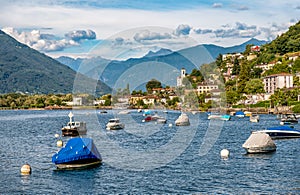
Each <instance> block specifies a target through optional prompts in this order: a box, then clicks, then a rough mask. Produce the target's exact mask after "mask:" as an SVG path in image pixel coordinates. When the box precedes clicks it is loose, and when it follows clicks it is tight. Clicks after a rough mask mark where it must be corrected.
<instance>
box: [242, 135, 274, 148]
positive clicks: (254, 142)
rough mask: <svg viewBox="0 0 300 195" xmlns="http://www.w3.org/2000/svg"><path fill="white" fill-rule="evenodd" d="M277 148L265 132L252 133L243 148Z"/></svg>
mask: <svg viewBox="0 0 300 195" xmlns="http://www.w3.org/2000/svg"><path fill="white" fill-rule="evenodd" d="M252 147H254V148H260V147H276V145H275V143H274V141H273V140H272V139H271V137H270V136H269V135H268V134H266V133H263V132H252V134H251V135H250V137H249V138H248V139H247V140H246V141H245V143H244V144H243V148H252Z"/></svg>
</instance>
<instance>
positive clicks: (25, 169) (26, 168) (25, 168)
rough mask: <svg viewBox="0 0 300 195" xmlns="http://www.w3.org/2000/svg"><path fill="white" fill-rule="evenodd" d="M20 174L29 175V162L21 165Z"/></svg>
mask: <svg viewBox="0 0 300 195" xmlns="http://www.w3.org/2000/svg"><path fill="white" fill-rule="evenodd" d="M21 174H22V175H30V174H31V167H30V165H29V164H27V163H26V164H25V165H23V166H22V167H21Z"/></svg>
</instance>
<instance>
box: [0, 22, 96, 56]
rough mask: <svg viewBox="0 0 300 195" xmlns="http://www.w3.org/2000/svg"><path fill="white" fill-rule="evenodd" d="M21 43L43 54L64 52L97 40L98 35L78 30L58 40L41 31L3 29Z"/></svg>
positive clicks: (89, 31)
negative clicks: (83, 43) (87, 41)
mask: <svg viewBox="0 0 300 195" xmlns="http://www.w3.org/2000/svg"><path fill="white" fill-rule="evenodd" d="M2 30H3V31H4V32H5V33H7V34H8V35H10V36H12V37H13V38H15V39H16V40H18V41H19V42H21V43H24V44H26V45H28V46H29V47H31V48H33V49H36V50H38V51H43V52H52V51H62V50H64V49H65V48H67V47H71V46H78V45H80V41H81V40H83V39H95V38H96V34H95V32H93V31H91V30H87V31H84V30H77V31H72V32H70V33H67V34H66V35H65V38H58V37H56V36H55V35H52V34H43V33H41V32H40V30H31V31H21V32H19V31H18V30H16V29H14V28H12V27H6V28H3V29H2Z"/></svg>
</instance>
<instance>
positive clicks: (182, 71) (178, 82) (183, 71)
mask: <svg viewBox="0 0 300 195" xmlns="http://www.w3.org/2000/svg"><path fill="white" fill-rule="evenodd" d="M185 76H186V70H185V68H182V69H181V71H180V76H179V77H177V87H183V86H184V85H183V84H182V80H183V78H184V77H185Z"/></svg>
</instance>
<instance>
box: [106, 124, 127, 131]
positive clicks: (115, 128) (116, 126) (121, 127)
mask: <svg viewBox="0 0 300 195" xmlns="http://www.w3.org/2000/svg"><path fill="white" fill-rule="evenodd" d="M106 129H107V130H120V129H124V125H112V126H109V127H106Z"/></svg>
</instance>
